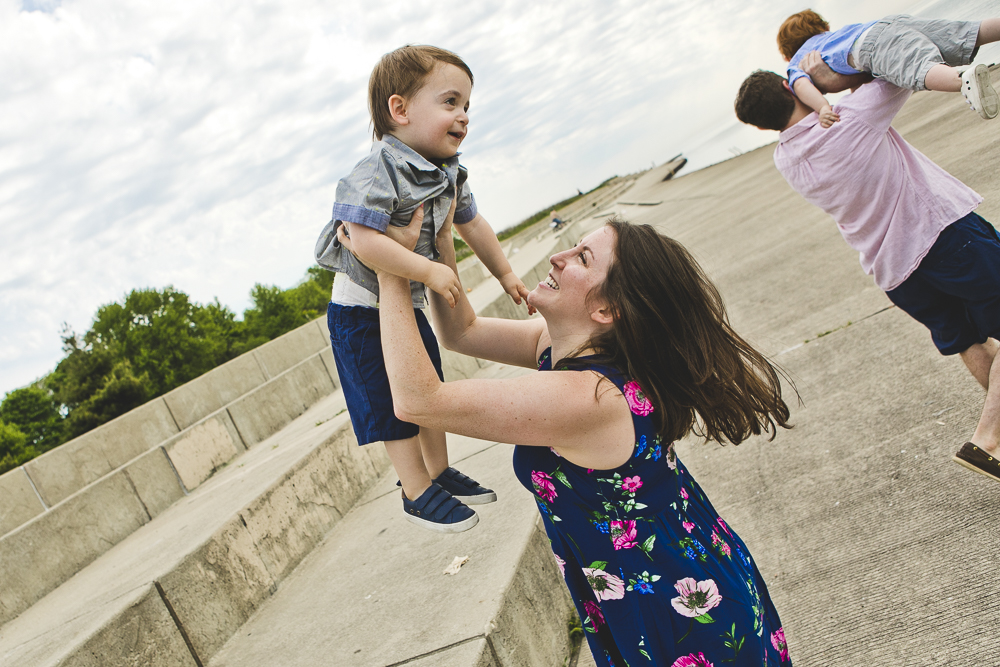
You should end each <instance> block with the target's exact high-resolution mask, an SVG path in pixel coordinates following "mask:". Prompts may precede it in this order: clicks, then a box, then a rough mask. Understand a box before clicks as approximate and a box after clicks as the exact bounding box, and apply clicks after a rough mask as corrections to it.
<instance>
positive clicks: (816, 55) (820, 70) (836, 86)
mask: <svg viewBox="0 0 1000 667" xmlns="http://www.w3.org/2000/svg"><path fill="white" fill-rule="evenodd" d="M799 68H800V69H801V70H802V71H803V72H805V73H806V74H807V75H808V76H809V78H810V79H812V82H813V85H814V86H816V88H817V89H819V91H820V92H822V93H826V94H829V93H840V92H843V91H845V90H847V89H848V88H850V89H851V90H856V89H857V88H858V86H861V85H863V84H866V83H868V82H869V81H871V80H872V79H874V78H875V77H873V76H872V75H871V74H870V73H869V72H861V73H860V74H841V73H840V72H834V71H833V69H831V68H830V66H829V65H827V64H826V63H825V62H823V56H822V54H820V52H819V51H810V52H809V53H807V54H805V55H804V56H802V60H801V61H800V62H799Z"/></svg>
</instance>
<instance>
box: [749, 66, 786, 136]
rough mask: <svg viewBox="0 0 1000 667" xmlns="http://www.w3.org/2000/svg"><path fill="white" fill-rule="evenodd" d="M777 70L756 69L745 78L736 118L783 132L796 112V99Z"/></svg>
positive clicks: (756, 125) (763, 128)
mask: <svg viewBox="0 0 1000 667" xmlns="http://www.w3.org/2000/svg"><path fill="white" fill-rule="evenodd" d="M784 83H785V79H784V78H782V77H780V76H778V75H777V74H775V73H774V72H765V71H764V70H757V71H756V72H754V73H753V74H751V75H750V76H748V77H747V78H746V80H745V81H744V82H743V85H742V86H740V92H739V94H737V95H736V104H735V106H736V117H737V118H739V119H740V121H741V122H743V123H746V124H748V125H753V126H754V127H759V128H761V129H762V130H777V131H779V132H780V131H781V130H783V129H785V126H786V125H788V121H789V120H791V118H792V113H793V112H794V111H795V99H794V98H793V97H792V93H791V92H789V90H788V89H787V88H785V86H784Z"/></svg>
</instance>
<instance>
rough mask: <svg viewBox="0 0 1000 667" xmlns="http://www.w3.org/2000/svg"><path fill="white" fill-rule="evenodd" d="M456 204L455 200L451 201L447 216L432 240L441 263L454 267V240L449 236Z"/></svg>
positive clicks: (452, 227)
mask: <svg viewBox="0 0 1000 667" xmlns="http://www.w3.org/2000/svg"><path fill="white" fill-rule="evenodd" d="M457 204H458V200H457V199H452V200H451V208H449V209H448V215H447V216H445V219H444V224H443V225H441V229H440V230H439V231H438V233H437V237H435V239H434V244H435V245H436V246H437V249H438V254H439V255H441V263H442V264H448V265H449V266H454V265H455V263H456V262H455V240H454V237H453V236H452V235H451V230H452V229H454V226H453V224H452V223H453V222H454V221H455V208H456V205H457Z"/></svg>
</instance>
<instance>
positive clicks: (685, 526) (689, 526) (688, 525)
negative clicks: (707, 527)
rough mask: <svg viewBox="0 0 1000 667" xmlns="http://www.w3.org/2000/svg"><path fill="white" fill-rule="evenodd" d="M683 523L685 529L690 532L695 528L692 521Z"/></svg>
mask: <svg viewBox="0 0 1000 667" xmlns="http://www.w3.org/2000/svg"><path fill="white" fill-rule="evenodd" d="M681 525H682V526H684V530H686V531H687V532H688V533H690V532H691V531H692V530H694V524H693V523H691V522H690V521H685V522H684V523H682V524H681Z"/></svg>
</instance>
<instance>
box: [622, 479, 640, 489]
mask: <svg viewBox="0 0 1000 667" xmlns="http://www.w3.org/2000/svg"><path fill="white" fill-rule="evenodd" d="M641 486H642V480H641V479H639V476H638V475H636V476H635V477H626V478H625V479H624V480H622V488H623V489H625V490H626V491H627V492H629V493H635V492H636V491H638V490H639V488H640V487H641Z"/></svg>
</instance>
